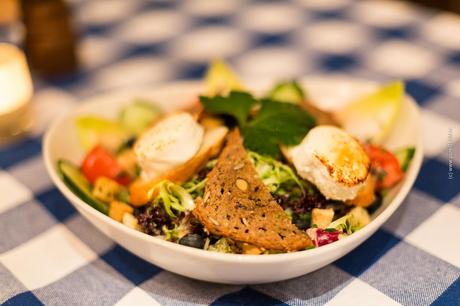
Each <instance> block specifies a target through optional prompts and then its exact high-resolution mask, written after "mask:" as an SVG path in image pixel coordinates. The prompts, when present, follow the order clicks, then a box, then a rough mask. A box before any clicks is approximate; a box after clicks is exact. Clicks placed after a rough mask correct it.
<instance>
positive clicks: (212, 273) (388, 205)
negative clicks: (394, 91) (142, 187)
mask: <svg viewBox="0 0 460 306" xmlns="http://www.w3.org/2000/svg"><path fill="white" fill-rule="evenodd" d="M302 83H303V85H304V86H305V88H306V89H307V90H308V92H309V94H310V96H311V97H312V98H313V100H315V101H317V102H318V103H319V104H321V105H323V106H324V107H325V108H328V107H332V106H333V104H341V103H345V101H349V100H350V99H352V98H354V97H356V96H359V95H360V94H363V93H366V92H369V91H371V90H372V89H373V88H375V86H376V84H374V83H370V82H367V81H360V80H350V79H345V78H321V77H315V78H307V79H304V80H303V82H302ZM267 85H270V84H253V85H252V86H250V88H251V89H253V90H255V91H256V92H259V91H261V92H263V90H264V89H268V87H267ZM201 91H202V84H201V83H200V82H180V83H172V84H170V85H166V86H159V87H153V88H149V89H131V90H125V91H122V92H116V93H110V94H105V95H101V96H98V97H95V98H92V99H89V100H88V101H86V102H85V103H82V104H81V105H80V106H79V107H78V109H77V110H76V111H75V112H73V113H72V114H70V115H66V116H65V117H63V118H60V119H58V120H57V121H56V122H55V123H54V124H53V125H52V126H51V128H50V129H49V130H48V132H47V133H46V136H45V141H44V149H43V151H44V152H43V155H44V159H45V163H46V167H47V170H48V172H49V174H50V176H51V178H52V180H53V181H54V183H55V184H56V186H57V187H58V188H59V190H60V191H61V192H62V193H63V194H64V195H65V197H66V198H67V199H68V200H69V201H70V202H71V203H72V204H73V205H74V206H75V208H76V209H77V210H78V211H79V212H80V213H81V214H82V215H83V216H84V217H85V218H86V219H88V220H89V221H90V222H91V223H92V224H94V225H95V226H96V227H97V228H98V229H99V230H100V231H102V232H103V233H104V234H106V235H107V236H108V237H110V238H111V239H113V240H114V241H115V242H117V243H118V244H120V245H122V246H123V247H125V248H126V249H128V250H129V251H131V252H133V253H134V254H136V255H137V256H139V257H141V258H143V259H145V260H147V261H149V262H151V263H152V264H155V265H157V266H159V267H161V268H163V269H166V270H169V271H172V272H175V273H178V274H181V275H185V276H188V277H192V278H196V279H201V280H206V281H211V282H218V283H228V284H256V283H267V282H273V281H280V280H285V279H289V278H293V277H296V276H300V275H303V274H306V273H309V272H312V271H314V270H317V269H319V268H321V267H323V266H325V265H327V264H329V263H331V262H333V261H334V260H337V259H338V258H340V257H342V256H344V255H345V254H347V253H348V252H350V251H351V250H353V249H354V248H355V247H357V246H358V245H359V244H361V243H362V242H363V241H364V240H366V239H367V238H368V237H369V236H371V235H372V234H373V233H374V232H375V231H376V230H377V229H378V228H379V227H380V226H381V225H382V224H383V223H384V222H385V221H386V220H387V219H388V218H389V217H390V216H391V215H392V214H393V213H394V211H395V210H396V209H397V208H398V206H399V205H400V204H401V202H402V201H403V200H404V198H405V196H406V195H407V193H408V192H409V190H410V188H411V187H412V185H413V183H414V181H415V178H416V176H417V174H418V172H419V169H420V165H421V162H422V156H423V153H422V145H421V136H420V118H419V112H418V108H417V105H416V103H415V102H414V101H413V100H412V99H411V98H409V97H407V99H405V101H404V105H403V110H402V112H401V114H402V115H401V116H400V118H399V120H398V122H397V124H396V127H395V128H394V130H393V133H392V134H391V135H390V136H389V137H388V139H387V142H386V143H385V146H386V147H387V148H389V149H392V148H397V147H402V146H408V145H411V146H415V147H416V153H415V156H414V159H413V161H412V164H411V166H410V168H409V170H408V172H407V174H406V176H405V178H404V180H403V181H402V182H401V183H400V184H399V185H398V186H397V187H396V188H394V190H392V191H391V192H390V194H389V195H388V196H387V197H386V198H385V200H384V203H383V205H382V207H381V208H380V209H379V210H378V211H377V212H376V213H375V214H374V215H373V216H372V218H373V220H372V222H371V223H370V224H369V225H367V226H366V227H364V228H363V229H361V230H360V231H358V232H356V233H355V234H353V235H351V236H349V237H347V238H345V239H342V240H339V241H337V242H334V243H332V244H329V245H326V246H323V247H320V248H317V249H313V250H307V251H301V252H295V253H287V254H276V255H265V256H257V255H237V254H221V253H214V252H209V251H204V250H199V249H194V248H191V247H186V246H182V245H179V244H175V243H172V242H168V241H164V240H161V239H159V238H156V237H152V236H149V235H146V234H144V233H141V232H138V231H135V230H133V229H131V228H129V227H127V226H125V225H123V224H121V223H118V222H116V221H114V220H113V219H111V218H109V217H107V216H105V215H103V214H101V213H99V212H98V211H96V210H95V209H93V208H92V207H91V206H89V205H88V204H86V203H84V202H83V201H82V200H80V199H79V198H78V197H77V196H76V195H75V194H73V193H72V192H71V191H70V190H69V189H68V188H67V186H66V185H65V184H64V183H63V182H62V181H61V179H60V177H59V175H58V173H57V170H56V162H57V161H58V160H59V159H61V158H64V159H67V160H70V161H73V162H75V163H77V164H79V163H80V162H81V159H82V157H83V151H82V149H81V147H80V145H79V144H78V140H77V135H76V130H75V118H76V117H77V116H79V115H81V114H97V115H100V116H104V117H108V118H110V117H114V116H116V114H117V113H118V111H119V109H120V108H121V107H123V106H124V105H126V104H129V103H130V102H131V101H132V99H133V98H145V99H151V100H152V101H155V102H156V103H157V104H158V105H159V106H160V107H162V108H163V109H164V110H166V111H172V110H176V109H178V108H181V107H185V106H187V104H189V103H190V102H192V101H196V97H197V95H198V94H199V93H200V92H201Z"/></svg>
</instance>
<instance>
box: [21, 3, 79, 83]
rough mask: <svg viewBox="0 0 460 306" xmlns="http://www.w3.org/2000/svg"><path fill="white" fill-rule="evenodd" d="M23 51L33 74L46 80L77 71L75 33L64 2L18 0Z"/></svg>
mask: <svg viewBox="0 0 460 306" xmlns="http://www.w3.org/2000/svg"><path fill="white" fill-rule="evenodd" d="M21 4H22V16H23V20H24V25H25V28H26V38H25V50H26V53H27V56H28V60H29V63H30V66H31V69H32V70H33V71H36V72H38V73H40V74H42V75H45V76H49V77H58V76H63V75H68V74H71V73H72V72H75V71H76V69H77V65H78V64H77V55H76V50H75V46H76V43H75V33H74V31H73V29H72V22H71V15H70V11H69V8H68V7H67V5H66V3H65V2H64V1H63V0H21Z"/></svg>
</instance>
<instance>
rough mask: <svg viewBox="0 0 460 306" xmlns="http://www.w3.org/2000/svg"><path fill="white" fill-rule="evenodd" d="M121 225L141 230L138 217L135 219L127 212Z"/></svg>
mask: <svg viewBox="0 0 460 306" xmlns="http://www.w3.org/2000/svg"><path fill="white" fill-rule="evenodd" d="M121 223H123V224H124V225H126V226H129V227H130V228H133V229H135V230H137V231H138V230H140V226H139V222H137V219H136V217H134V216H133V214H131V213H128V212H125V213H124V214H123V219H122V220H121Z"/></svg>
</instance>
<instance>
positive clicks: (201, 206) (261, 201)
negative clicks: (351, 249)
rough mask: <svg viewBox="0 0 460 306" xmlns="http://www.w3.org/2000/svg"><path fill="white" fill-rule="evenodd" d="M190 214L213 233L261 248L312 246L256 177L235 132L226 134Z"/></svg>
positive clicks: (276, 248)
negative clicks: (225, 138) (203, 188)
mask: <svg viewBox="0 0 460 306" xmlns="http://www.w3.org/2000/svg"><path fill="white" fill-rule="evenodd" d="M193 214H194V215H195V216H196V217H197V218H198V219H199V220H200V221H201V223H202V224H203V225H204V227H205V228H206V229H207V230H208V231H209V232H211V233H213V234H216V235H221V236H224V237H228V238H232V239H234V240H237V241H242V242H248V243H250V244H253V245H256V246H258V247H263V248H265V249H270V250H282V251H297V250H301V249H305V248H306V247H309V246H312V245H313V243H312V242H311V240H310V239H309V237H308V236H307V234H306V233H304V232H302V231H301V230H299V229H298V228H297V227H296V226H295V225H293V224H292V223H291V220H290V219H289V217H288V216H287V215H286V214H285V213H284V211H283V209H282V208H281V207H280V206H279V205H278V204H277V203H276V201H275V200H274V199H273V197H272V195H271V194H270V192H269V190H268V188H267V187H266V186H265V185H264V184H263V182H262V181H261V180H260V178H259V177H258V175H257V172H256V169H255V168H254V166H253V164H252V163H251V161H250V160H249V158H248V155H247V152H246V150H245V149H244V147H243V142H242V139H241V136H240V133H239V131H238V130H234V131H233V132H231V133H230V134H229V136H228V140H227V144H226V146H225V148H224V150H223V151H222V153H221V155H220V157H219V159H218V161H217V164H216V166H215V167H214V168H213V170H212V171H211V172H210V173H209V174H208V180H207V182H206V185H205V192H204V196H203V198H198V199H197V200H196V207H195V209H194V210H193Z"/></svg>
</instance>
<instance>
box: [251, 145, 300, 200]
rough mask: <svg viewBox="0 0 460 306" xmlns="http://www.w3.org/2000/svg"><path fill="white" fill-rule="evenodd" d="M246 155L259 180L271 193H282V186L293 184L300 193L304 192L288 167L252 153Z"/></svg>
mask: <svg viewBox="0 0 460 306" xmlns="http://www.w3.org/2000/svg"><path fill="white" fill-rule="evenodd" d="M248 154H249V158H250V159H251V161H252V163H253V164H254V166H255V168H256V170H257V173H258V174H259V176H260V178H261V180H262V181H263V182H264V184H265V185H266V186H267V187H268V189H269V190H270V192H271V193H283V190H282V188H281V186H282V185H284V184H295V185H297V186H299V187H300V189H301V190H302V192H305V189H304V186H303V184H302V182H301V181H300V179H299V178H298V177H297V175H296V174H295V173H294V171H293V170H292V169H291V168H290V167H289V166H287V165H284V164H283V163H281V162H279V161H277V160H275V159H273V158H271V157H268V156H263V155H260V154H257V153H255V152H252V151H249V152H248Z"/></svg>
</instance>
